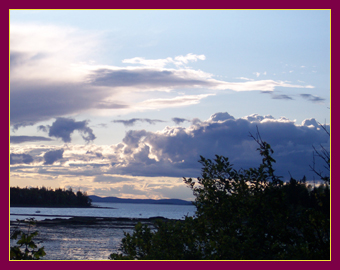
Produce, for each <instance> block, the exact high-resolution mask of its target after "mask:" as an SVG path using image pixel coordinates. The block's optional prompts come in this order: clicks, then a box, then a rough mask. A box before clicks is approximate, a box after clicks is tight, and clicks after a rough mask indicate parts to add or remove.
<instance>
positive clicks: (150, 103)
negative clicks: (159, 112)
mask: <svg viewBox="0 0 340 270" xmlns="http://www.w3.org/2000/svg"><path fill="white" fill-rule="evenodd" d="M213 95H214V94H201V95H185V96H178V97H174V98H169V99H165V98H155V99H148V100H145V101H143V102H141V103H139V105H138V106H139V107H140V108H143V109H158V108H164V107H179V106H189V105H194V104H198V103H199V102H200V101H201V99H203V98H206V97H208V96H213Z"/></svg>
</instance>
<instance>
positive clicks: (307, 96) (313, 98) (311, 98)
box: [300, 94, 326, 103]
mask: <svg viewBox="0 0 340 270" xmlns="http://www.w3.org/2000/svg"><path fill="white" fill-rule="evenodd" d="M300 96H301V97H302V98H304V99H306V100H308V101H311V102H314V103H323V102H324V101H325V100H326V99H324V98H321V97H318V96H314V95H311V94H300Z"/></svg>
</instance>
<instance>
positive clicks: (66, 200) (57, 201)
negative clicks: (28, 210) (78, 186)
mask: <svg viewBox="0 0 340 270" xmlns="http://www.w3.org/2000/svg"><path fill="white" fill-rule="evenodd" d="M10 204H11V206H74V207H75V206H77V207H89V206H91V199H90V198H89V197H88V196H87V193H86V192H81V191H80V190H79V191H77V192H76V193H75V192H73V190H72V188H69V189H67V190H66V189H65V188H64V189H61V188H56V189H54V190H53V189H52V188H46V187H41V188H38V187H36V188H33V187H31V188H28V187H26V188H20V187H11V188H10Z"/></svg>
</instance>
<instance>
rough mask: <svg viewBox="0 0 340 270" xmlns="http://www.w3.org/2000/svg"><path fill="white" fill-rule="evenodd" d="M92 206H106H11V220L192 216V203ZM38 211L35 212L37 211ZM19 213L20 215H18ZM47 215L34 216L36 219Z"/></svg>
mask: <svg viewBox="0 0 340 270" xmlns="http://www.w3.org/2000/svg"><path fill="white" fill-rule="evenodd" d="M93 206H100V207H109V208H108V209H107V208H40V207H12V208H11V209H10V211H11V220H16V219H17V218H19V219H22V218H24V217H30V216H31V215H49V216H51V218H53V217H56V216H90V217H129V218H150V217H155V216H162V217H165V218H171V219H183V218H184V216H185V215H188V216H193V215H194V212H195V209H196V208H195V207H194V206H193V205H169V204H132V203H93ZM38 211H39V213H36V212H38ZM13 214H16V215H13ZM18 214H20V216H18ZM45 218H48V217H45V216H35V219H36V220H42V219H45Z"/></svg>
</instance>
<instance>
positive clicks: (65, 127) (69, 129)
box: [48, 117, 96, 142]
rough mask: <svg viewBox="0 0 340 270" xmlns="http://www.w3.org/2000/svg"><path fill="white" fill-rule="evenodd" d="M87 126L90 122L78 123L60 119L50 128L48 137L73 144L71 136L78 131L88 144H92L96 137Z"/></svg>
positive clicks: (68, 119) (72, 120)
mask: <svg viewBox="0 0 340 270" xmlns="http://www.w3.org/2000/svg"><path fill="white" fill-rule="evenodd" d="M87 125H88V121H86V120H85V121H78V122H77V121H75V120H74V119H70V118H62V117H60V118H57V120H56V121H55V122H53V124H52V126H50V127H49V132H48V136H50V137H56V138H61V139H62V140H63V141H64V142H71V134H72V133H73V132H74V131H75V130H78V131H79V132H80V133H81V136H82V138H83V139H84V140H85V141H86V142H91V141H93V140H94V139H95V138H96V136H95V135H94V134H93V131H92V129H91V128H89V127H88V126H87Z"/></svg>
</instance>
